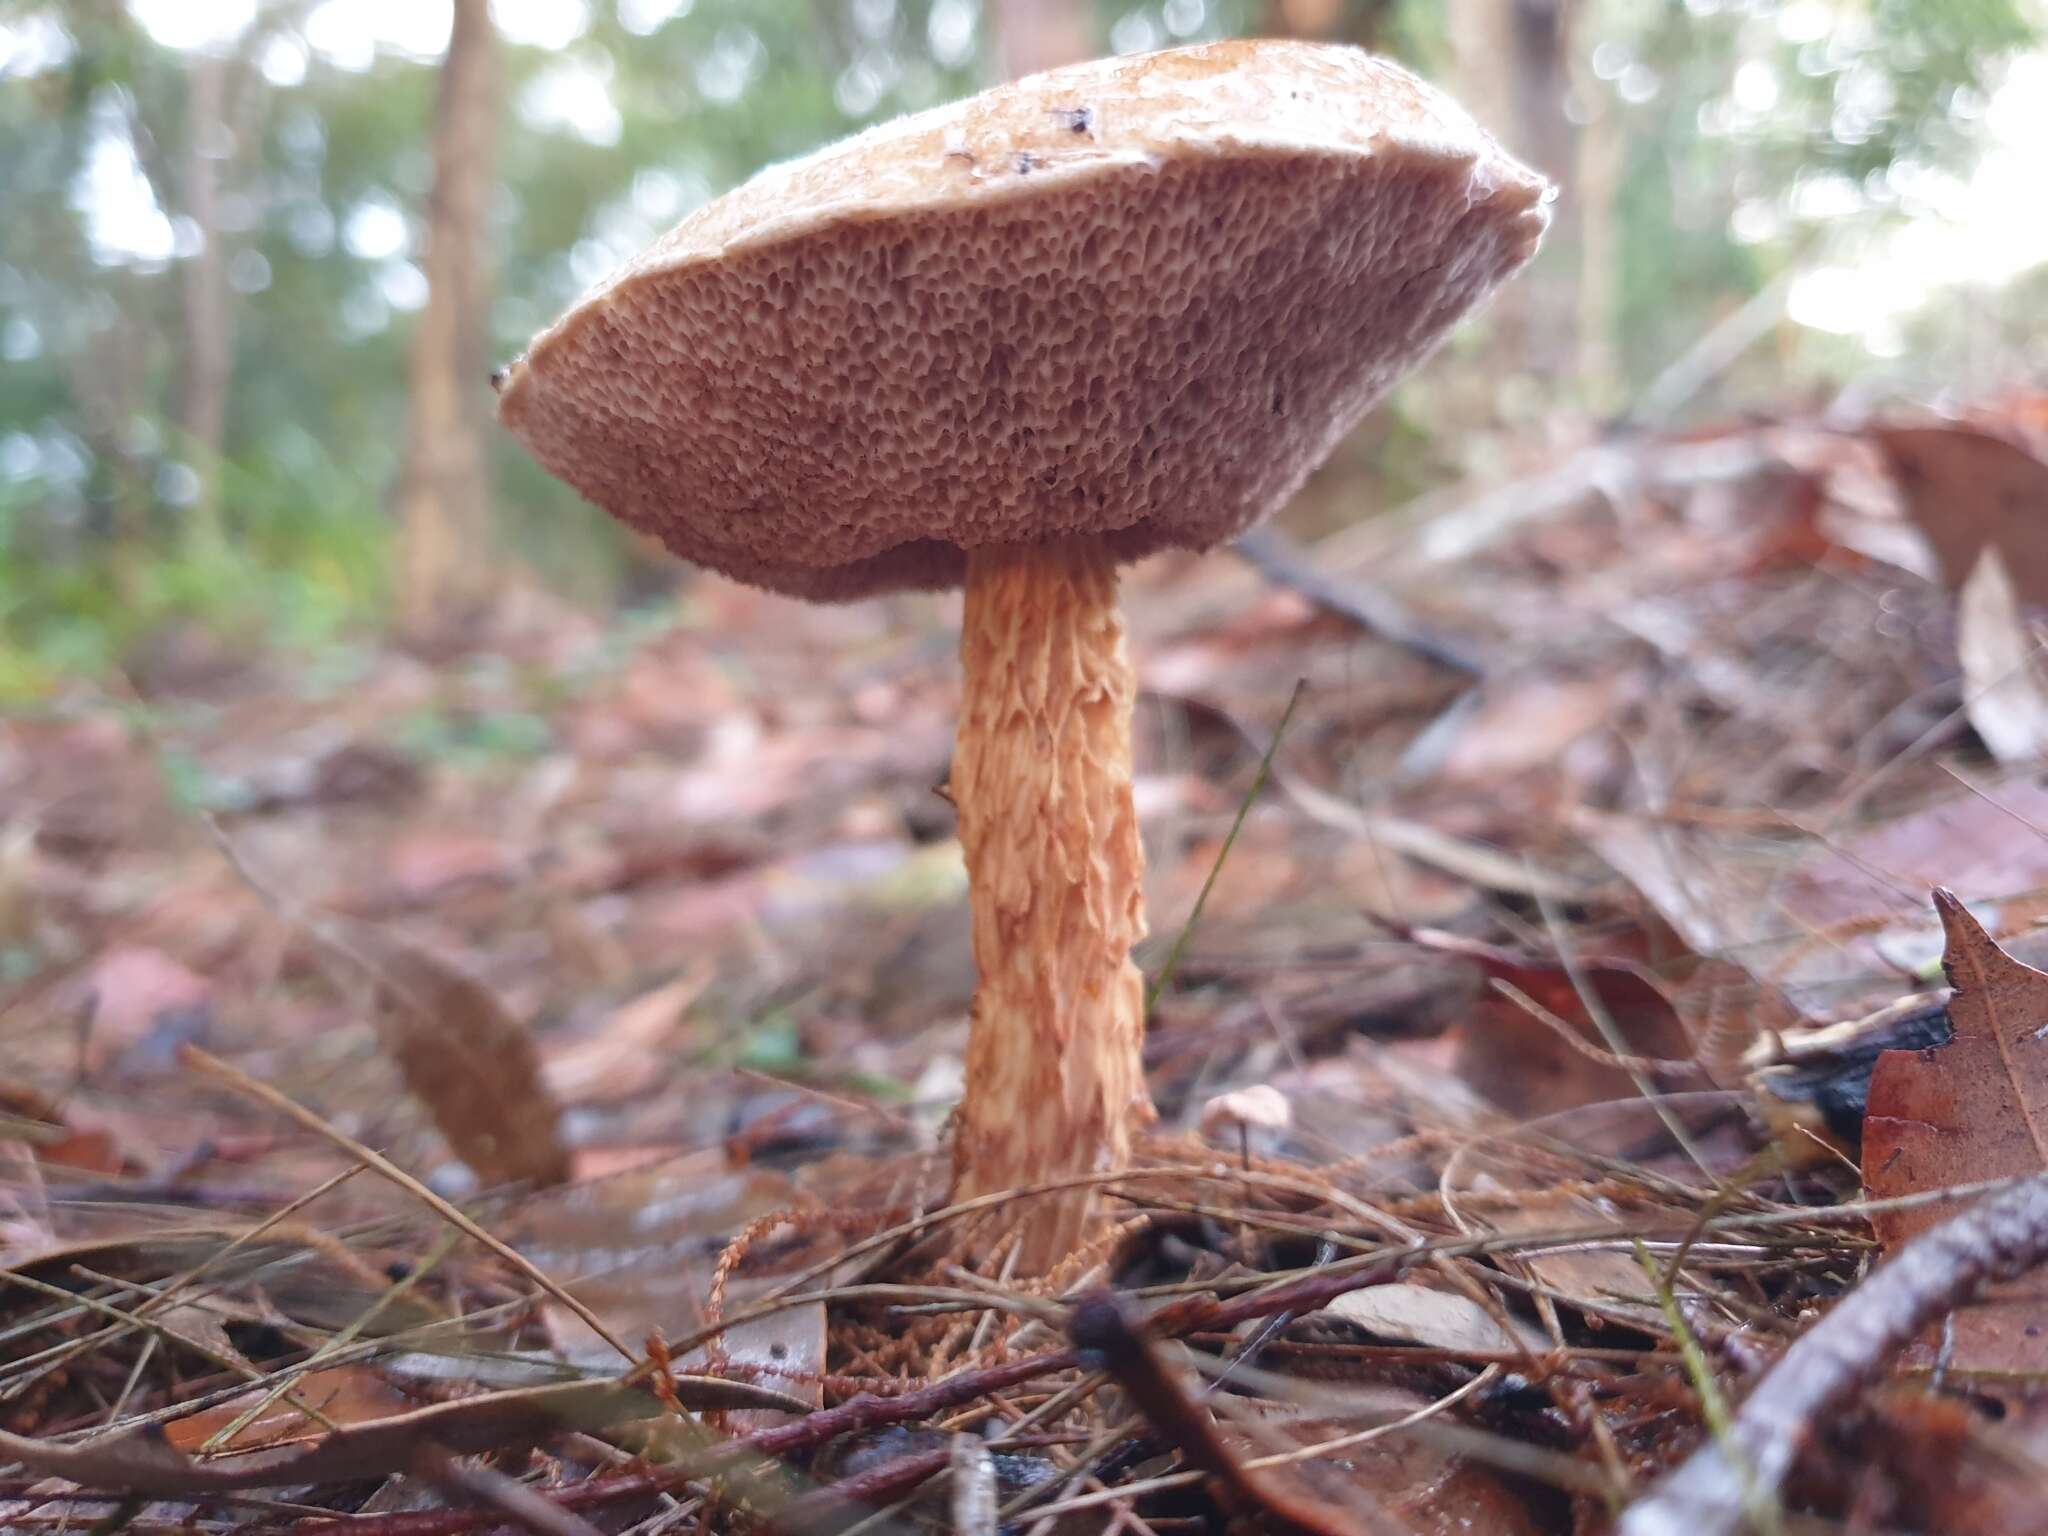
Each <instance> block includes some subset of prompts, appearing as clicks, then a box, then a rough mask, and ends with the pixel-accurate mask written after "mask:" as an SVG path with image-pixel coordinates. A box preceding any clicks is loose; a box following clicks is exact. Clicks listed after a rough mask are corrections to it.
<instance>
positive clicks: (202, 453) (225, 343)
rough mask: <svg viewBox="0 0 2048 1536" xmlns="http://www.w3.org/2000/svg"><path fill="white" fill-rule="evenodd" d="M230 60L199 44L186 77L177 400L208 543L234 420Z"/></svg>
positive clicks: (191, 525) (217, 516) (217, 535)
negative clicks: (227, 211) (187, 228)
mask: <svg viewBox="0 0 2048 1536" xmlns="http://www.w3.org/2000/svg"><path fill="white" fill-rule="evenodd" d="M227 73H228V65H227V60H226V59H225V58H224V57H222V56H221V55H219V54H216V53H210V52H204V51H202V52H200V53H197V54H195V55H193V57H192V65H191V69H190V71H189V72H188V73H187V75H186V79H185V174H184V178H183V179H184V183H185V199H184V201H185V215H186V217H187V218H189V219H190V220H191V221H192V227H193V230H194V232H195V233H196V235H197V237H198V243H199V248H198V249H197V250H196V251H194V252H193V254H192V255H191V257H190V258H189V259H188V260H187V261H186V262H185V352H184V357H183V359H182V377H181V380H180V385H181V389H180V396H181V398H180V399H179V402H178V425H179V427H180V428H181V429H182V431H183V433H184V444H183V447H182V456H183V457H184V458H185V460H186V462H187V463H189V464H190V465H191V467H192V470H193V473H195V474H196V475H197V476H198V477H199V495H198V498H197V500H195V501H194V502H193V504H192V507H191V510H190V514H189V521H188V523H187V529H188V531H189V533H190V534H191V535H192V537H193V538H194V539H195V540H196V541H197V542H199V543H200V544H202V545H205V546H208V547H210V548H214V549H217V548H218V547H219V546H220V544H221V542H222V540H223V528H222V522H221V507H220V458H221V443H222V439H223V436H224V434H225V431H226V425H227V400H228V370H229V368H230V366H231V359H232V356H233V346H234V341H233V337H232V334H231V333H230V331H229V325H230V323H231V318H230V315H229V311H228V265H227V252H226V251H225V250H224V249H222V242H221V231H220V180H221V168H222V165H223V162H224V161H225V160H226V158H227V156H228V154H229V153H230V152H231V151H232V148H233V143H232V140H231V138H230V137H229V135H230V129H229V127H228V123H227V110H226V105H227V104H226V94H227V92H226V84H227Z"/></svg>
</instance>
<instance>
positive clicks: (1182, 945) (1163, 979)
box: [1145, 677, 1308, 1013]
mask: <svg viewBox="0 0 2048 1536" xmlns="http://www.w3.org/2000/svg"><path fill="white" fill-rule="evenodd" d="M1307 691H1308V679H1307V678H1305V677H1303V678H1297V679H1295V683H1294V692H1292V693H1290V694H1289V695H1287V708H1285V709H1284V710H1282V711H1281V712H1280V723H1279V724H1278V725H1276V726H1274V727H1273V739H1272V740H1271V741H1270V742H1268V743H1267V744H1266V755H1265V756H1264V757H1262V758H1260V759H1259V771H1258V772H1257V773H1256V774H1254V775H1253V776H1252V786H1251V788H1250V789H1248V790H1246V791H1245V792H1244V798H1243V799H1242V800H1240V801H1239V802H1238V803H1237V818H1236V819H1235V820H1234V821H1232V822H1231V824H1230V832H1229V835H1228V836H1226V837H1225V838H1224V839H1223V846H1222V847H1221V848H1218V849H1217V850H1216V862H1215V863H1213V864H1211V865H1210V866H1209V878H1208V879H1206V880H1204V881H1203V882H1202V889H1201V891H1200V893H1199V894H1198V895H1197V896H1196V897H1195V905H1194V910H1192V911H1191V912H1189V913H1188V920H1187V921H1186V922H1185V923H1183V924H1181V928H1180V932H1179V933H1177V934H1175V935H1174V938H1173V948H1171V949H1169V950H1168V951H1167V952H1166V959H1165V960H1164V961H1162V962H1161V964H1160V966H1159V974H1158V976H1156V977H1155V978H1153V981H1152V986H1151V988H1150V989H1149V990H1148V991H1147V992H1146V993H1145V1011H1146V1012H1147V1013H1150V1012H1151V1011H1152V1008H1153V1005H1154V1004H1156V1003H1157V1002H1158V1001H1159V998H1160V995H1161V994H1162V993H1164V992H1165V991H1166V988H1167V984H1168V983H1169V982H1171V981H1172V980H1173V973H1174V972H1175V971H1176V970H1178V969H1179V968H1180V957H1181V951H1183V950H1185V949H1186V948H1187V947H1188V938H1189V936H1190V935H1192V934H1193V933H1194V931H1195V924H1197V923H1199V922H1200V921H1201V920H1202V908H1203V907H1205V906H1207V905H1208V904H1209V892H1210V891H1212V890H1214V889H1215V888H1216V877H1217V876H1218V875H1220V874H1222V873H1223V861H1224V860H1225V859H1227V858H1229V857H1230V850H1231V846H1232V845H1233V844H1235V843H1236V842H1237V834H1238V833H1239V832H1240V831H1242V830H1243V829H1244V819H1245V817H1247V816H1249V815H1250V814H1251V810H1252V802H1253V801H1255V800H1257V799H1258V798H1259V791H1260V790H1262V789H1264V788H1265V787H1266V780H1267V779H1268V778H1269V777H1271V775H1272V772H1273V754H1274V753H1275V752H1278V751H1279V750H1280V738H1281V737H1283V736H1285V735H1286V734H1287V722H1288V721H1290V720H1292V719H1293V718H1294V707H1295V706H1296V705H1297V704H1299V703H1300V702H1301V696H1302V694H1303V693H1305V692H1307Z"/></svg>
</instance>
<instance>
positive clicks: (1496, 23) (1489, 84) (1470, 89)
mask: <svg viewBox="0 0 2048 1536" xmlns="http://www.w3.org/2000/svg"><path fill="white" fill-rule="evenodd" d="M1575 9H1576V7H1575V5H1574V4H1573V0H1449V10H1448V13H1447V20H1448V22H1449V26H1450V34H1451V46H1452V49H1453V52H1454V57H1455V60H1456V69H1457V75H1458V80H1457V95H1458V97H1459V98H1460V100H1461V101H1463V103H1464V104H1465V106H1466V107H1467V108H1468V109H1469V110H1470V111H1471V112H1472V113H1473V114H1474V115H1475V116H1477V117H1478V118H1479V119H1480V121H1482V122H1483V123H1485V124H1486V126H1487V127H1488V128H1489V129H1491V130H1492V132H1493V135H1494V137H1496V138H1497V139H1499V140H1500V141H1501V142H1502V143H1503V144H1505V145H1506V146H1507V147H1508V148H1509V149H1510V150H1512V151H1513V152H1514V153H1515V154H1516V155H1517V156H1519V157H1520V158H1521V159H1523V160H1526V161H1527V162H1528V163H1529V164H1530V165H1533V166H1534V167H1535V168H1536V169H1537V170H1539V171H1541V172H1543V174H1544V175H1546V176H1548V177H1549V178H1550V179H1551V181H1552V182H1554V183H1556V184H1557V185H1559V186H1566V185H1568V184H1569V183H1570V181H1571V177H1572V171H1573V169H1574V165H1573V161H1574V157H1575V153H1576V148H1577V135H1576V131H1575V130H1574V128H1573V126H1572V122H1571V119H1570V118H1569V117H1568V116H1567V115H1566V107H1567V101H1568V98H1569V96H1570V93H1571V75H1570V69H1569V64H1568V61H1569V59H1570V57H1571V46H1572V22H1573V19H1574V11H1575ZM1576 244H1577V241H1576V239H1575V238H1574V234H1573V232H1572V231H1571V230H1569V229H1568V228H1566V227H1565V226H1564V225H1563V223H1562V222H1561V221H1560V222H1559V223H1556V224H1553V225H1552V226H1551V233H1550V238H1549V240H1548V241H1547V242H1546V250H1545V258H1544V259H1539V260H1538V262H1537V263H1536V265H1535V266H1534V267H1533V268H1531V269H1530V271H1529V272H1528V273H1527V274H1526V275H1524V276H1523V277H1521V278H1519V279H1517V280H1516V281H1515V282H1513V283H1510V284H1508V286H1507V287H1506V288H1505V289H1504V290H1503V291H1502V293H1501V296H1500V298H1499V300H1498V301H1497V302H1496V304H1495V306H1494V308H1493V311H1492V313H1493V316H1494V324H1495V326H1496V328H1497V329H1498V330H1499V332H1500V334H1501V337H1502V340H1503V342H1504V344H1505V347H1506V350H1507V351H1508V352H1509V353H1511V354H1512V355H1515V356H1517V357H1518V358H1519V360H1520V362H1521V365H1522V367H1523V368H1524V369H1525V370H1526V371H1528V372H1530V373H1532V374H1535V375H1536V376H1538V377H1540V378H1543V379H1546V380H1560V379H1564V378H1568V377H1570V376H1571V373H1572V370H1573V369H1574V367H1575V365H1576V362H1577V355H1578V342H1577V328H1578V317H1579V313H1580V301H1579V295H1578V293H1577V287H1578V267H1577V264H1576V262H1575V260H1574V252H1573V250H1572V249H1571V248H1572V247H1574V246H1576Z"/></svg>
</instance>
